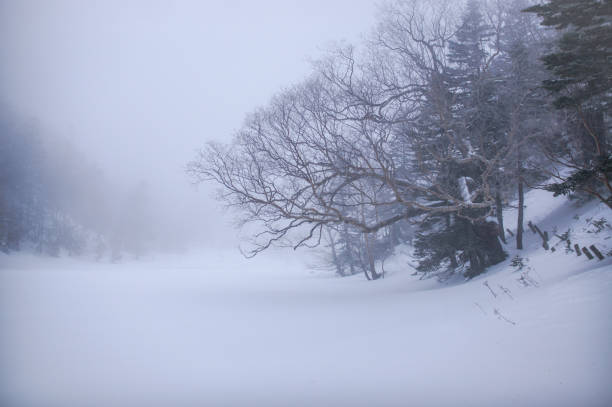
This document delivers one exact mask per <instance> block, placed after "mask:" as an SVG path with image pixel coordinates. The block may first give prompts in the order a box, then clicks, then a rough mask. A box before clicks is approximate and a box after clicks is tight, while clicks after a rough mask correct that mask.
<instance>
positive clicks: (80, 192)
mask: <svg viewBox="0 0 612 407" xmlns="http://www.w3.org/2000/svg"><path fill="white" fill-rule="evenodd" d="M375 15H376V5H375V1H374V0H358V1H355V0H350V1H349V0H335V1H325V0H312V1H280V0H277V1H272V0H262V1H257V2H251V1H239V0H234V1H177V2H174V1H93V0H92V1H77V0H75V1H64V0H56V1H18V2H16V1H2V2H0V58H2V61H3V63H2V66H1V67H0V74H1V81H0V87H1V88H0V91H1V94H2V100H0V102H1V103H2V106H3V109H5V110H7V111H9V112H11V115H14V116H16V117H19V120H22V121H24V122H26V123H28V124H27V126H33V127H35V128H36V133H37V134H38V135H39V137H40V138H41V139H43V140H44V145H45V146H47V147H46V148H48V149H50V150H51V151H54V152H53V153H51V155H53V156H58V157H60V156H61V154H59V153H57V151H56V150H62V151H63V150H66V149H68V150H71V151H72V153H71V155H68V156H66V157H68V160H73V158H70V157H79V158H80V159H81V160H82V161H83V162H84V163H86V164H87V166H88V167H89V168H90V169H91V171H92V172H94V173H97V174H98V175H99V178H95V179H93V178H87V177H86V176H85V174H79V176H80V177H81V178H82V179H81V180H80V181H79V182H78V184H79V185H83V184H88V182H89V184H92V183H94V184H96V185H88V186H87V187H86V188H76V187H74V185H73V184H74V183H73V184H70V183H68V184H67V185H68V186H67V187H66V188H64V190H65V191H64V192H65V195H64V197H63V199H64V200H66V201H69V202H71V206H72V207H73V208H76V209H75V211H77V212H79V213H81V214H82V216H81V219H82V218H87V217H101V216H102V215H101V214H103V213H105V212H104V211H102V210H89V209H92V208H87V207H85V208H83V206H88V205H96V204H98V203H99V199H97V198H95V197H94V196H93V195H96V194H97V195H96V196H101V197H104V199H105V200H106V201H110V202H111V206H114V207H117V206H121V205H126V203H125V202H128V203H127V205H129V202H133V200H131V198H129V196H130V193H131V192H130V191H133V190H134V189H135V188H136V189H139V190H140V191H143V190H146V193H143V194H141V195H142V196H146V200H147V203H146V205H147V207H148V208H149V211H150V212H151V215H150V216H149V218H148V219H149V220H148V221H147V222H148V223H150V222H154V223H155V225H150V224H149V225H147V226H148V227H151V226H154V227H155V228H156V230H158V232H159V231H160V230H161V234H164V235H166V236H167V237H168V239H170V240H172V239H180V240H181V241H182V243H181V244H183V243H184V242H185V241H187V240H190V239H191V238H195V237H196V236H197V237H198V238H199V239H200V240H203V244H204V245H208V246H236V245H237V244H238V241H237V236H236V231H235V230H234V229H233V228H232V226H231V223H232V222H231V221H232V219H231V214H228V213H227V212H226V211H224V210H222V208H221V207H220V205H219V204H218V203H217V202H216V201H215V200H214V199H213V192H214V188H215V186H214V185H200V186H199V187H198V188H196V187H194V186H193V185H191V184H190V180H189V179H188V177H187V176H186V175H185V171H184V168H185V165H186V163H187V162H188V161H189V160H190V159H192V158H193V156H194V154H195V152H196V151H197V149H198V148H200V147H202V146H203V145H204V144H205V143H206V141H209V140H219V141H228V140H229V139H230V138H231V136H232V134H233V132H234V131H235V130H236V129H237V128H239V127H240V125H241V123H242V120H243V119H244V117H245V115H246V114H247V113H248V112H250V111H252V110H253V109H254V108H256V107H257V106H260V105H263V104H265V103H266V102H267V101H268V100H269V99H270V97H271V96H272V95H273V94H274V93H276V92H278V91H279V90H280V89H282V88H283V87H285V86H289V85H291V84H292V83H295V82H297V81H299V80H300V79H301V78H303V77H304V76H305V75H306V74H307V73H308V72H309V70H310V62H309V60H311V59H313V58H316V57H317V56H318V55H320V54H321V53H322V52H323V50H324V49H325V48H327V47H328V46H329V45H330V44H331V43H332V42H335V41H350V42H355V41H357V40H358V39H359V37H360V35H361V34H362V33H365V32H366V31H367V30H368V29H369V28H370V27H371V26H372V25H373V22H374V19H375ZM32 123H33V124H32ZM47 155H49V154H47ZM60 163H61V164H62V165H60ZM63 164H66V165H67V167H66V168H59V167H60V166H63ZM69 168H70V163H66V162H62V160H61V159H55V160H54V161H52V163H51V164H50V165H49V168H48V170H49V171H51V173H50V174H47V175H48V177H49V178H50V179H53V180H55V182H60V181H58V178H61V177H62V176H63V175H62V174H65V173H71V170H70V169H69ZM75 168H76V167H75ZM75 171H76V172H79V173H80V172H81V171H80V170H78V169H77V170H75ZM75 171H72V173H74V172H75ZM100 174H101V175H100ZM72 175H74V174H72ZM101 179H104V180H105V181H104V182H102V181H99V180H101ZM88 180H89V181H88ZM60 183H61V182H60ZM92 188H94V189H96V190H97V192H96V194H93V193H92V192H91V190H92ZM88 191H89V192H88ZM143 199H144V198H143ZM135 210H136V211H140V209H135ZM111 212H112V211H111ZM109 216H110V215H109ZM128 217H130V216H128ZM117 218H118V217H117V216H116V215H115V216H114V220H112V221H111V220H110V219H89V221H90V222H91V223H96V224H104V223H109V222H114V223H117V222H119V223H122V221H121V220H120V219H119V220H118V219H117ZM119 218H120V217H119ZM85 223H88V222H85ZM123 223H125V222H123ZM135 224H138V222H135ZM124 226H125V225H124ZM135 227H136V226H135ZM164 229H167V230H166V231H164ZM186 238H189V239H186Z"/></svg>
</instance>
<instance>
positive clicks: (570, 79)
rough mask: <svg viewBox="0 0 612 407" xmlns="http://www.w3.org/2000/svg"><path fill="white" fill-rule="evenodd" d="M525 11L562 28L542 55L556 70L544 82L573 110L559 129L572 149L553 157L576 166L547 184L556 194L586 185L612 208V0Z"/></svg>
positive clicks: (556, 1)
mask: <svg viewBox="0 0 612 407" xmlns="http://www.w3.org/2000/svg"><path fill="white" fill-rule="evenodd" d="M525 11H526V12H531V13H536V14H537V15H538V16H540V17H541V18H542V24H543V25H545V26H548V27H554V28H555V29H557V30H558V31H560V32H561V35H560V37H559V38H558V40H557V41H556V43H555V47H554V49H553V51H552V52H550V53H548V54H546V55H545V56H544V57H543V61H544V64H545V65H546V67H547V68H548V70H549V71H550V73H551V74H552V77H551V78H549V79H547V80H545V81H543V86H544V88H545V89H547V90H549V91H550V92H551V93H553V94H554V95H555V97H556V99H555V101H554V105H555V107H557V108H559V109H568V111H570V112H573V114H572V115H570V116H569V119H568V121H567V124H568V126H567V129H566V131H565V132H564V134H560V136H561V137H562V138H565V140H563V142H564V144H567V145H568V146H569V147H570V150H571V151H568V152H567V153H565V154H563V153H562V154H551V153H549V157H550V159H551V160H552V161H553V163H555V164H557V165H564V166H568V167H570V168H573V169H574V171H573V172H572V173H571V174H570V175H569V176H564V177H558V178H560V180H559V182H556V183H553V184H550V185H548V186H547V189H548V190H549V191H551V192H553V193H554V194H555V196H556V195H565V194H569V193H572V192H574V191H583V192H586V193H588V194H590V195H592V196H595V197H597V198H598V199H599V200H601V201H602V202H604V203H605V204H606V205H607V206H608V207H609V208H610V209H612V148H611V144H612V140H611V139H610V126H611V120H610V109H611V108H612V47H611V46H610V44H612V0H550V1H548V2H547V3H545V4H541V5H537V6H533V7H530V8H527V9H525Z"/></svg>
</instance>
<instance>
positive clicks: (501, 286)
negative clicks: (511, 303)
mask: <svg viewBox="0 0 612 407" xmlns="http://www.w3.org/2000/svg"><path fill="white" fill-rule="evenodd" d="M499 289H500V290H502V291H503V292H504V294H506V295H507V296H508V297H510V299H511V300H513V299H514V297H513V296H512V294H511V291H510V289H509V288H506V287H504V286H503V285H501V284H500V285H499Z"/></svg>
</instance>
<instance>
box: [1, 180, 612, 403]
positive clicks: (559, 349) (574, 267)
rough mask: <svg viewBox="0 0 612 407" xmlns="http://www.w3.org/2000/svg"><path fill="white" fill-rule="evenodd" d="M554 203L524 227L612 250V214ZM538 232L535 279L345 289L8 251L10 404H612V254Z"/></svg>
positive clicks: (289, 274) (262, 271) (281, 266)
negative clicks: (597, 254) (547, 241)
mask: <svg viewBox="0 0 612 407" xmlns="http://www.w3.org/2000/svg"><path fill="white" fill-rule="evenodd" d="M540 193H542V192H538V191H534V192H532V193H530V195H529V196H528V201H527V214H526V219H527V220H533V222H534V223H536V224H537V225H538V226H539V227H540V228H541V229H543V230H547V231H548V232H549V233H550V234H551V236H552V235H553V233H552V232H553V228H554V227H556V228H557V234H561V233H564V232H565V231H566V230H567V229H568V228H571V229H572V231H571V232H570V236H573V238H572V240H573V241H574V240H575V241H576V242H580V243H581V245H582V244H584V245H587V246H588V245H590V244H591V243H592V242H594V241H597V242H598V245H599V246H601V249H602V252H604V250H606V251H607V250H610V249H612V239H610V236H612V233H611V230H610V229H608V228H607V227H606V226H604V229H602V230H601V231H600V232H599V233H595V231H596V229H597V228H596V227H595V226H593V220H594V219H595V220H597V219H600V218H602V217H604V218H605V217H606V216H607V218H608V219H610V216H609V215H608V214H607V213H606V212H605V211H608V212H609V210H607V209H604V208H603V207H602V206H600V205H597V204H594V203H592V204H588V205H586V206H583V207H582V208H575V207H573V206H572V205H570V204H569V203H568V202H566V201H564V200H562V199H561V198H559V199H556V200H552V199H546V197H544V196H538V194H540ZM536 201H537V202H538V205H537V206H536V205H535V202H536ZM541 202H545V203H546V204H542V205H541V204H540V203H541ZM536 208H537V211H536ZM574 215H576V217H573V216H574ZM512 216H513V215H512V213H508V214H507V219H508V220H507V222H508V223H507V224H508V225H510V224H511V223H512V221H511V220H509V219H511V218H512ZM587 219H590V220H587ZM610 223H612V222H610ZM593 228H595V229H593ZM525 238H526V250H524V251H523V252H522V253H521V254H520V257H522V258H523V259H524V260H523V261H522V264H523V268H522V269H521V270H518V268H520V265H516V266H511V265H510V263H511V261H512V259H513V258H515V256H516V255H517V253H516V252H515V251H513V250H510V249H508V250H509V253H510V256H509V258H508V260H507V261H506V262H505V263H503V264H500V265H498V266H496V267H494V268H492V269H490V270H489V271H488V272H487V273H486V274H484V275H482V276H479V277H478V278H475V279H473V280H471V281H469V282H465V281H458V280H457V279H455V280H449V281H447V282H446V283H443V284H442V283H439V282H437V281H435V280H434V279H428V280H419V279H418V277H416V276H412V271H413V270H411V269H410V268H409V267H407V266H402V264H404V263H402V262H400V261H395V262H391V263H392V264H394V265H395V268H391V270H387V271H388V273H387V277H386V278H385V279H384V280H378V281H365V280H364V278H363V277H362V276H354V277H351V278H344V279H340V278H335V277H333V276H331V275H326V274H321V273H313V272H310V271H309V270H308V269H307V268H306V267H305V266H304V263H303V262H302V261H301V260H300V258H298V257H296V255H294V253H286V252H272V253H265V254H264V255H262V256H261V257H258V258H256V259H253V260H245V259H243V258H241V257H240V255H239V254H238V252H237V251H236V252H234V251H231V252H230V251H228V252H215V253H212V252H211V253H202V254H200V255H192V256H189V257H187V256H175V257H165V258H163V259H156V260H149V261H141V262H130V263H123V264H91V263H85V262H78V261H75V260H70V259H52V260H50V259H40V258H35V257H25V256H19V257H2V258H0V261H1V262H2V263H1V264H2V266H1V267H0V329H1V331H0V361H1V362H0V405H2V406H41V407H42V406H45V407H50V406H216V405H223V406H234V405H250V406H287V405H291V406H326V405H330V406H349V405H351V406H372V405H378V406H396V405H397V406H408V405H414V406H609V405H612V387H611V386H610V384H609V382H610V378H611V377H612V346H611V344H612V312H611V311H612V257H606V259H605V260H603V261H598V260H591V261H589V260H587V259H586V258H585V256H584V255H582V256H580V257H578V256H576V255H575V254H574V253H571V252H570V253H566V252H565V246H563V244H560V245H557V247H556V249H557V250H556V251H555V252H554V253H553V252H550V251H545V250H544V249H542V248H541V240H540V238H539V237H538V236H537V235H534V234H532V233H531V232H530V231H529V230H527V231H526V234H525ZM606 238H607V239H606ZM557 241H558V239H557V238H555V237H553V238H552V239H551V245H554V244H555V243H556V242H557ZM511 246H512V244H509V245H508V246H507V247H508V248H509V247H511ZM391 263H390V264H391ZM515 264H517V263H516V261H515Z"/></svg>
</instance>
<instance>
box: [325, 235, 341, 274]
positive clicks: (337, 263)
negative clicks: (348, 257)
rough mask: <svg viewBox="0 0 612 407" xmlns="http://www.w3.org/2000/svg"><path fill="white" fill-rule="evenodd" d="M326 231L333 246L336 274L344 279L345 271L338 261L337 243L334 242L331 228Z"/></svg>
mask: <svg viewBox="0 0 612 407" xmlns="http://www.w3.org/2000/svg"><path fill="white" fill-rule="evenodd" d="M326 229H327V237H329V243H330V246H331V252H332V261H333V263H334V265H335V266H336V273H338V275H339V276H340V277H344V270H342V264H340V261H339V260H338V254H337V252H336V242H335V241H334V237H333V236H332V233H331V230H330V229H329V228H326Z"/></svg>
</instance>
